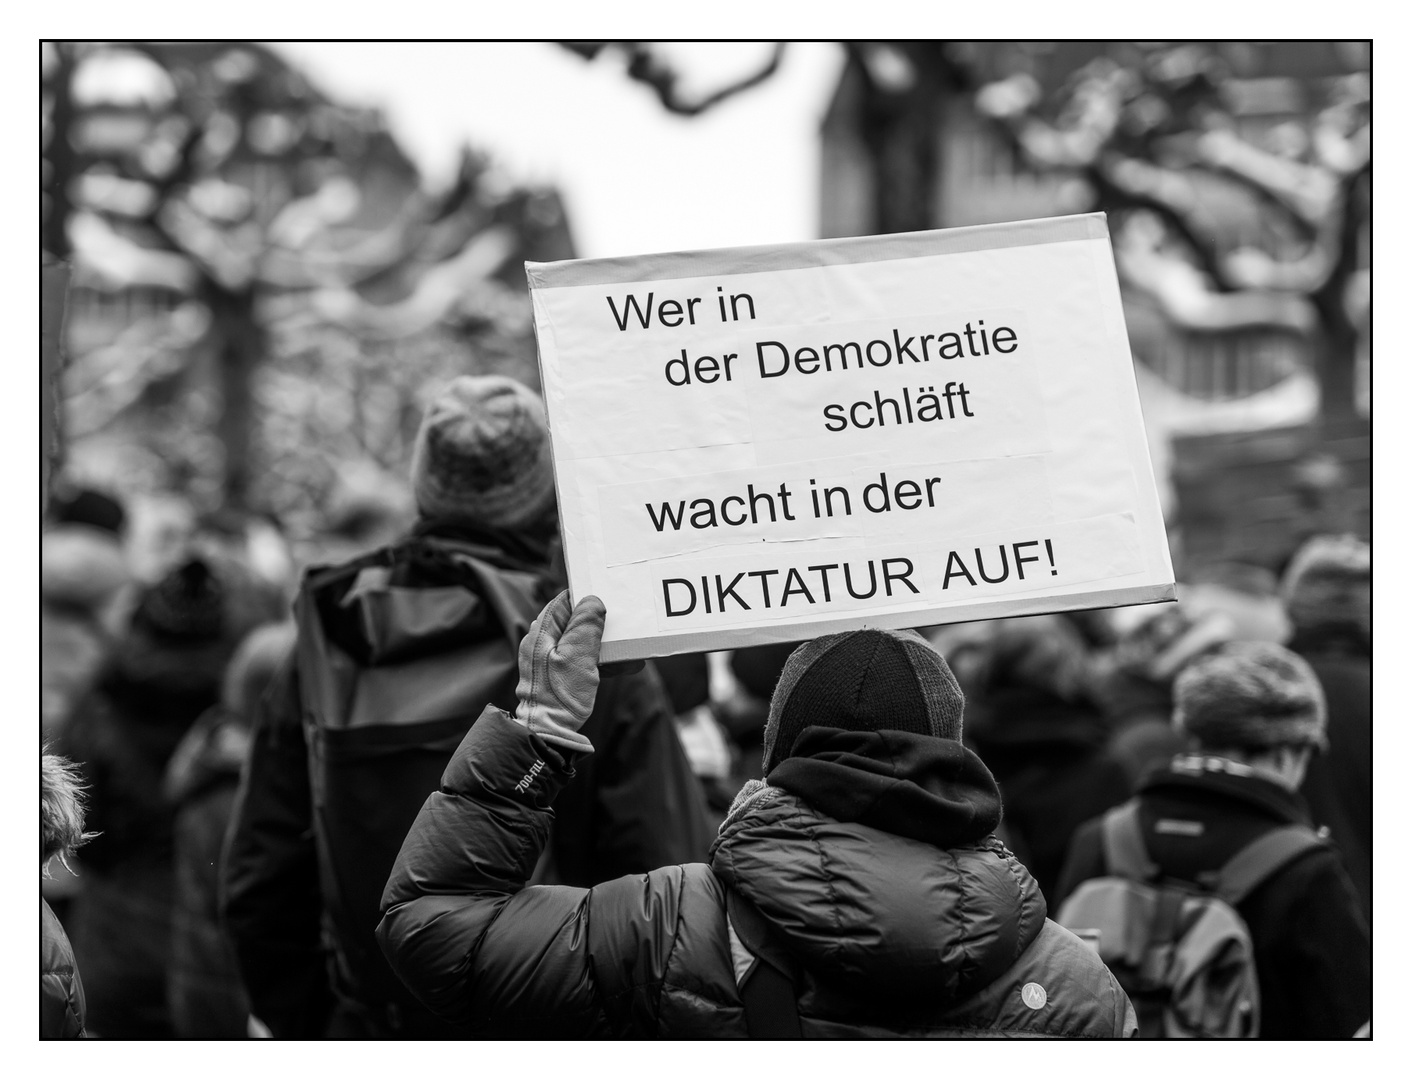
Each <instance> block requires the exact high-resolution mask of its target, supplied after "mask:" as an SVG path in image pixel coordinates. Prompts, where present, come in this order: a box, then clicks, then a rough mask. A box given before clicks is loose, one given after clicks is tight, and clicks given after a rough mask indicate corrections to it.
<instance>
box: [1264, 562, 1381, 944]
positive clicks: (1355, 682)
mask: <svg viewBox="0 0 1412 1080" xmlns="http://www.w3.org/2000/svg"><path fill="white" fill-rule="evenodd" d="M1372 575H1373V553H1372V549H1371V548H1370V547H1369V545H1368V544H1366V543H1364V542H1363V541H1361V540H1359V539H1357V538H1356V537H1353V536H1317V537H1314V538H1313V539H1311V540H1309V541H1308V542H1307V543H1306V544H1305V545H1304V546H1303V547H1302V548H1300V550H1299V551H1298V552H1296V553H1295V556H1294V558H1293V559H1292V560H1291V561H1290V564H1289V567H1288V569H1287V570H1286V571H1285V577H1284V581H1283V583H1282V585H1283V587H1282V594H1283V596H1284V601H1285V607H1286V609H1287V611H1288V613H1289V619H1290V623H1291V624H1292V626H1293V628H1294V634H1293V637H1292V638H1291V639H1290V641H1289V647H1290V648H1291V649H1293V650H1294V651H1295V652H1297V653H1298V654H1299V655H1300V656H1302V657H1304V659H1305V660H1307V661H1308V662H1309V666H1310V667H1311V668H1313V669H1314V674H1315V675H1317V676H1318V677H1319V684H1320V685H1321V686H1322V687H1323V688H1324V699H1325V701H1326V702H1327V703H1328V710H1329V729H1328V735H1329V749H1328V753H1326V754H1323V755H1320V756H1318V757H1315V758H1313V759H1312V760H1311V761H1310V762H1309V771H1308V773H1307V774H1306V775H1305V777H1304V784H1303V786H1302V787H1301V788H1300V791H1301V793H1302V794H1303V795H1304V797H1305V799H1307V800H1308V801H1309V809H1310V811H1311V812H1312V813H1313V815H1314V820H1315V821H1316V822H1318V823H1320V824H1323V825H1327V826H1328V827H1329V831H1330V833H1331V834H1332V837H1333V841H1334V843H1335V844H1337V845H1338V848H1339V850H1340V851H1341V852H1342V853H1343V859H1344V864H1345V865H1346V866H1347V867H1348V876H1349V877H1350V878H1352V879H1353V884H1354V887H1355V888H1357V890H1358V898H1359V901H1360V902H1361V904H1362V908H1363V917H1364V918H1365V919H1367V921H1368V926H1369V927H1370V928H1371V927H1372V925H1373V576H1372Z"/></svg>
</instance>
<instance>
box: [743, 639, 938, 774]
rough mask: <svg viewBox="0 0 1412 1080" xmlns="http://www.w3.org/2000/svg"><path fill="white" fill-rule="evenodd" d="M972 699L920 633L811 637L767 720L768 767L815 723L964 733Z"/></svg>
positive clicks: (789, 664) (784, 675)
mask: <svg viewBox="0 0 1412 1080" xmlns="http://www.w3.org/2000/svg"><path fill="white" fill-rule="evenodd" d="M964 705H965V697H964V696H963V695H962V693H961V688H960V687H959V686H958V685H957V684H956V679H955V677H954V676H953V675H952V674H951V669H950V668H949V667H947V666H946V661H945V660H944V659H942V656H941V654H940V653H939V652H937V651H936V650H935V649H933V648H932V647H931V646H930V645H928V644H927V642H926V640H925V639H924V638H922V636H921V635H920V634H918V633H916V631H913V630H901V631H898V630H871V629H870V630H852V631H849V632H848V633H844V634H826V635H825V636H824V637H821V638H815V639H814V640H813V641H806V642H805V643H804V644H803V645H801V646H799V648H797V649H795V650H794V652H793V653H792V654H791V655H790V657H789V659H788V660H787V661H786V662H785V665H784V671H782V672H781V673H780V678H779V683H778V684H777V685H776V686H775V693H774V696H773V697H772V698H771V700H770V715H769V718H768V719H767V720H766V721H765V747H764V771H765V773H766V774H767V775H768V774H769V772H770V770H771V769H773V768H774V767H775V766H776V765H778V764H779V763H780V762H781V761H783V760H784V759H785V758H787V757H789V755H790V753H791V751H792V750H793V749H794V741H795V739H797V738H798V737H799V734H800V732H802V731H803V730H804V729H805V728H807V727H811V726H814V725H819V726H821V727H834V728H843V729H844V730H846V731H910V732H913V733H915V734H918V735H931V736H934V737H936V738H938V739H953V740H956V741H960V738H961V711H962V708H963V706H964Z"/></svg>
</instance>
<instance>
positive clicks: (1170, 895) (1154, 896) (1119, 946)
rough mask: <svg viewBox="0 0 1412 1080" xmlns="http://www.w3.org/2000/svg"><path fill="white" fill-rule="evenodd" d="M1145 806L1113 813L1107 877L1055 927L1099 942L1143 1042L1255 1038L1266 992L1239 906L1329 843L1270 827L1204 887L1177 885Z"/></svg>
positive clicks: (1306, 831) (1106, 822)
mask: <svg viewBox="0 0 1412 1080" xmlns="http://www.w3.org/2000/svg"><path fill="white" fill-rule="evenodd" d="M1137 806H1138V804H1137V802H1136V800H1130V801H1129V802H1126V803H1124V804H1123V805H1122V806H1119V807H1115V808H1114V809H1113V810H1110V811H1109V812H1108V813H1107V814H1106V815H1105V817H1104V819H1103V847H1104V855H1105V862H1106V865H1107V869H1108V873H1107V875H1106V876H1104V877H1098V878H1092V879H1090V880H1088V881H1085V882H1084V883H1083V884H1081V885H1080V886H1079V887H1078V888H1077V889H1076V890H1074V892H1073V894H1072V895H1071V896H1069V898H1068V899H1066V900H1065V901H1064V903H1063V904H1062V905H1061V906H1060V908H1059V914H1058V915H1057V916H1056V918H1055V921H1056V922H1058V923H1059V924H1060V925H1061V926H1065V927H1067V928H1069V929H1070V930H1073V931H1074V932H1075V933H1077V934H1078V935H1079V936H1080V937H1083V938H1085V939H1086V940H1088V941H1089V942H1090V943H1095V942H1096V946H1097V949H1098V953H1099V956H1100V957H1102V959H1103V962H1104V963H1105V964H1107V965H1108V968H1109V969H1110V970H1111V971H1112V972H1113V974H1114V976H1115V977H1116V978H1117V980H1118V982H1119V983H1121V984H1122V987H1123V989H1124V990H1125V991H1126V992H1127V994H1128V997H1129V998H1130V999H1131V1001H1132V1003H1133V1008H1134V1009H1135V1010H1136V1012H1137V1019H1138V1036H1139V1037H1140V1038H1144V1039H1153V1038H1158V1039H1160V1038H1168V1039H1171V1038H1227V1039H1229V1038H1247V1039H1249V1038H1255V1037H1256V1036H1257V1035H1259V1033H1260V984H1259V981H1258V979H1257V978H1256V972H1255V952H1254V947H1253V945H1252V944H1251V940H1250V929H1249V927H1247V926H1246V924H1245V920H1244V919H1243V918H1241V916H1240V913H1239V912H1238V911H1237V910H1236V907H1237V905H1238V904H1240V903H1241V902H1242V901H1243V900H1244V899H1245V898H1246V897H1247V896H1249V895H1250V894H1251V893H1252V892H1254V891H1255V889H1256V888H1258V887H1259V886H1260V885H1261V884H1263V883H1264V882H1265V881H1266V880H1267V879H1269V877H1270V876H1271V875H1272V874H1274V873H1275V872H1276V871H1278V870H1279V869H1281V868H1282V867H1284V866H1285V865H1287V864H1288V863H1289V862H1291V861H1292V860H1293V859H1295V858H1296V857H1297V856H1299V855H1301V854H1303V853H1304V852H1306V851H1308V850H1310V849H1311V848H1315V847H1322V846H1324V841H1323V838H1322V837H1321V836H1320V835H1319V834H1317V833H1315V832H1314V830H1313V829H1310V828H1308V827H1307V826H1303V825H1286V826H1282V827H1279V828H1275V829H1271V830H1270V831H1269V832H1267V833H1265V834H1263V835H1262V836H1260V837H1259V838H1257V839H1256V840H1254V841H1253V842H1251V843H1250V844H1248V845H1247V846H1246V847H1244V848H1242V849H1241V850H1240V851H1238V852H1236V853H1235V855H1233V856H1232V857H1231V858H1230V860H1229V861H1227V862H1226V864H1225V865H1224V866H1222V867H1221V868H1220V869H1219V870H1217V871H1216V872H1215V873H1213V874H1211V875H1208V876H1207V877H1206V879H1205V880H1204V881H1202V882H1200V883H1193V882H1183V881H1176V880H1173V879H1169V878H1164V877H1163V876H1162V871H1161V868H1160V867H1159V866H1157V864H1156V863H1154V862H1153V861H1152V860H1151V858H1150V857H1149V856H1148V854H1147V848H1146V845H1145V844H1144V843H1143V838H1142V829H1141V826H1140V825H1139V823H1138V817H1137Z"/></svg>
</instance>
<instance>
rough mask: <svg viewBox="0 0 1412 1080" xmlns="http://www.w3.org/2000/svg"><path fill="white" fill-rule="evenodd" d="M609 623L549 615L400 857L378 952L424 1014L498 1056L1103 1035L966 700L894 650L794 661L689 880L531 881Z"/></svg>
mask: <svg viewBox="0 0 1412 1080" xmlns="http://www.w3.org/2000/svg"><path fill="white" fill-rule="evenodd" d="M605 617H606V611H605V608H604V605H603V603H602V602H601V601H600V600H599V599H598V598H597V597H594V596H588V597H585V598H583V599H582V600H580V601H579V603H578V604H577V605H571V604H570V601H569V597H568V594H567V593H561V594H560V595H559V596H558V597H556V598H555V599H554V600H553V601H552V602H550V603H549V604H548V605H547V606H546V607H545V609H544V610H543V612H541V614H540V615H539V617H538V618H537V619H536V620H535V622H534V624H533V625H532V627H531V628H530V632H529V633H528V634H527V635H526V636H525V638H524V640H523V641H522V642H521V644H520V648H519V683H518V686H517V688H516V702H515V704H514V711H513V713H512V712H510V711H507V710H501V709H498V708H494V707H490V708H487V709H486V710H485V712H484V714H483V715H482V716H481V718H480V720H479V721H478V722H477V723H476V724H475V726H473V727H472V728H471V730H470V732H469V733H468V734H467V735H466V737H465V739H464V740H462V742H461V745H460V746H459V747H458V748H457V750H456V752H455V754H454V755H453V757H452V759H451V762H450V764H449V765H448V766H447V768H446V771H445V774H444V775H443V777H442V781H441V788H440V790H438V791H437V792H435V793H433V794H431V795H430V796H429V797H428V798H427V800H426V803H425V805H424V806H423V807H422V810H421V812H420V813H419V814H418V816H417V819H416V821H415V823H414V824H413V826H412V829H411V831H410V832H409V833H408V834H407V838H406V840H405V842H404V843H403V845H402V850H401V852H400V854H399V855H398V857H397V861H396V864H395V865H394V867H393V870H392V874H391V876H390V878H389V879H388V882H387V887H386V890H385V892H384V894H383V900H382V910H383V916H382V921H381V922H380V923H379V925H378V930H377V937H378V941H379V942H380V944H381V946H382V948H383V950H384V952H385V953H386V955H387V957H388V959H389V961H390V962H391V964H392V966H393V968H394V969H395V970H396V971H397V973H398V974H399V976H400V977H401V978H402V979H403V980H404V981H405V982H406V984H407V985H408V986H409V987H410V988H411V989H412V991H413V993H415V994H416V995H417V997H418V998H419V999H420V1000H421V1001H422V1002H424V1003H425V1005H426V1006H427V1007H428V1008H429V1009H431V1010H433V1011H434V1012H436V1013H437V1014H438V1015H440V1016H442V1017H444V1018H445V1019H447V1020H448V1021H456V1022H459V1023H462V1024H464V1025H466V1026H467V1027H468V1028H469V1029H471V1030H473V1031H475V1032H478V1033H480V1034H485V1035H490V1036H495V1037H500V1038H507V1037H538V1038H543V1037H545V1036H549V1037H560V1038H566V1037H567V1038H582V1037H588V1036H608V1037H617V1038H625V1037H633V1036H639V1037H667V1038H719V1037H726V1038H729V1037H745V1036H784V1035H795V1036H802V1037H808V1038H829V1037H835V1038H857V1037H862V1036H880V1037H922V1036H952V1037H960V1036H1020V1035H1026V1036H1055V1037H1062V1036H1072V1037H1088V1038H1094V1037H1119V1036H1128V1035H1131V1034H1133V1033H1134V1032H1135V1030H1136V1018H1135V1016H1134V1014H1133V1011H1132V1008H1131V1005H1130V1003H1129V1002H1128V999H1127V997H1126V995H1125V994H1124V992H1123V991H1122V989H1121V987H1119V985H1118V983H1117V982H1116V980H1115V979H1114V978H1113V977H1112V975H1111V974H1110V973H1109V972H1108V970H1107V969H1106V968H1105V967H1104V965H1103V964H1102V962H1101V961H1100V960H1099V959H1098V957H1097V955H1096V954H1095V953H1094V952H1093V951H1092V950H1091V949H1090V948H1089V947H1088V946H1087V945H1086V944H1084V943H1083V942H1082V941H1080V940H1079V939H1078V938H1077V937H1075V936H1074V935H1073V934H1071V933H1069V932H1068V931H1066V930H1064V929H1062V928H1060V927H1059V926H1057V925H1056V924H1054V923H1053V922H1050V921H1049V920H1048V919H1047V918H1046V905H1045V900H1044V897H1043V896H1042V895H1041V893H1040V890H1039V888H1038V886H1037V885H1036V884H1035V881H1034V879H1033V877H1031V876H1030V874H1029V873H1028V872H1027V871H1026V870H1025V868H1024V867H1023V866H1021V865H1020V864H1019V863H1018V862H1017V861H1016V860H1015V859H1014V857H1013V856H1012V855H1010V853H1009V852H1008V851H1007V850H1006V849H1005V848H1004V847H1003V845H1002V844H1001V843H1000V842H999V841H998V840H996V839H995V837H994V836H993V835H992V834H993V831H994V829H995V827H996V826H997V825H998V824H999V822H1000V817H1001V805H1000V793H999V790H998V789H997V787H996V784H995V781H994V779H993V778H992V777H991V775H990V772H989V771H988V770H987V769H986V767H985V765H984V764H982V762H981V761H980V759H979V758H978V757H976V755H975V754H974V753H972V752H971V751H969V750H967V749H966V748H965V747H964V746H963V745H962V743H961V741H960V740H961V733H962V711H963V705H964V701H963V697H962V694H961V691H960V689H959V688H958V686H957V684H956V681H955V679H954V678H953V677H952V674H951V672H950V670H949V669H948V667H947V665H946V661H945V660H943V659H942V657H941V655H940V654H939V653H937V652H936V651H935V650H934V649H932V648H931V647H930V646H929V645H928V644H927V643H926V642H925V641H924V640H923V639H922V638H921V637H920V636H919V635H917V634H916V633H914V632H911V631H907V632H896V631H890V630H858V631H852V632H849V633H842V634H831V635H827V636H825V637H821V638H818V639H816V640H814V641H810V642H806V643H805V644H803V645H801V646H800V647H799V648H798V649H796V650H795V651H794V653H793V654H792V655H791V656H790V658H789V660H788V662H787V663H786V664H785V667H784V670H783V672H782V674H781V676H780V679H779V682H778V685H777V686H776V688H775V690H774V693H773V697H772V700H771V703H770V710H769V716H768V719H767V721H766V726H765V736H764V770H765V778H764V779H763V780H752V781H749V782H747V783H746V784H745V785H744V787H743V788H742V789H741V790H740V792H739V794H738V795H737V796H736V798H735V800H734V804H733V805H732V807H731V809H730V812H729V814H728V815H727V817H726V819H725V821H724V823H723V824H722V826H721V829H720V832H719V835H718V836H717V839H716V841H715V844H714V846H713V848H712V851H711V855H710V861H709V863H700V862H697V863H687V864H678V865H668V866H663V867H661V868H658V869H655V870H653V871H651V872H650V873H647V874H645V875H644V874H636V875H632V876H628V877H623V878H619V879H617V880H615V881H609V882H605V883H603V884H600V885H597V886H595V887H593V888H589V889H583V888H544V887H537V886H533V885H528V884H527V882H528V881H529V879H530V876H531V874H532V872H533V869H534V865H535V862H536V859H537V858H538V855H539V852H540V850H541V849H542V848H543V846H544V843H545V838H546V836H547V834H548V832H549V828H550V824H551V822H552V821H553V819H554V814H555V809H554V807H555V804H556V795H557V794H558V792H559V791H560V790H561V789H562V788H563V786H564V785H565V783H566V782H568V780H569V779H570V777H572V775H573V772H574V769H575V768H576V767H577V766H579V765H580V764H581V763H583V762H584V761H586V760H591V757H590V755H592V754H593V752H594V746H593V742H592V740H591V739H590V738H588V737H586V736H585V734H584V731H585V724H586V721H587V720H588V717H589V715H590V712H591V711H592V708H593V703H594V699H595V695H596V693H597V692H598V688H599V673H598V668H597V664H598V655H599V645H600V641H601V638H602V634H603V626H604V620H605Z"/></svg>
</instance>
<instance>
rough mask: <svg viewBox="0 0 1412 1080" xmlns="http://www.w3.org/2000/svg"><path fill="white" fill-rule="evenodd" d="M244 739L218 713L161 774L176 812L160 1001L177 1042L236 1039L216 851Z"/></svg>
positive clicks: (236, 723) (233, 982)
mask: <svg viewBox="0 0 1412 1080" xmlns="http://www.w3.org/2000/svg"><path fill="white" fill-rule="evenodd" d="M249 750H250V733H249V730H248V728H247V726H246V724H245V723H244V721H243V720H241V718H240V717H238V716H236V715H234V714H233V713H231V712H230V711H229V710H228V709H226V708H225V707H224V706H221V705H218V706H216V707H215V708H213V709H210V710H208V711H207V712H206V713H204V714H203V715H202V717H201V719H200V720H198V721H197V722H196V725H195V726H194V727H193V728H192V729H191V730H190V731H189V732H188V733H187V735H186V738H185V739H183V740H182V742H181V744H180V745H179V746H178V747H177V749H176V751H175V752H174V753H173V754H172V760H171V762H170V764H169V767H168V769H167V776H166V782H165V793H166V796H167V798H168V799H169V800H170V801H171V803H172V804H173V806H175V807H176V825H175V845H176V847H175V861H174V872H175V885H174V892H173V910H172V945H171V960H170V963H169V965H168V968H167V996H168V1001H169V1003H170V1005H171V1011H172V1023H173V1026H174V1028H175V1031H176V1034H177V1035H178V1036H179V1037H181V1038H184V1039H243V1038H245V1036H246V1034H247V1019H248V1017H249V1015H250V1001H249V998H248V997H247V996H246V994H245V989H244V987H243V986H242V985H241V982H240V972H239V969H238V968H237V967H236V962H235V950H234V947H233V946H232V945H231V942H230V937H229V935H228V934H227V933H226V931H225V928H224V926H223V925H222V923H221V919H220V905H219V897H220V862H221V848H222V846H223V845H224V842H225V834H226V830H227V828H228V826H229V823H230V815H231V809H232V807H233V805H234V803H235V793H236V789H237V787H238V786H239V783H240V770H241V766H242V765H243V764H244V761H245V758H246V757H247V756H248V755H249Z"/></svg>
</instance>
